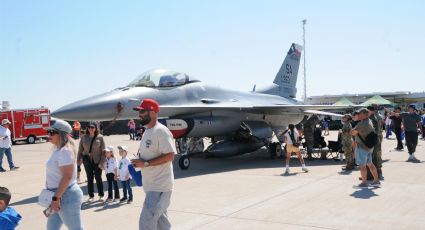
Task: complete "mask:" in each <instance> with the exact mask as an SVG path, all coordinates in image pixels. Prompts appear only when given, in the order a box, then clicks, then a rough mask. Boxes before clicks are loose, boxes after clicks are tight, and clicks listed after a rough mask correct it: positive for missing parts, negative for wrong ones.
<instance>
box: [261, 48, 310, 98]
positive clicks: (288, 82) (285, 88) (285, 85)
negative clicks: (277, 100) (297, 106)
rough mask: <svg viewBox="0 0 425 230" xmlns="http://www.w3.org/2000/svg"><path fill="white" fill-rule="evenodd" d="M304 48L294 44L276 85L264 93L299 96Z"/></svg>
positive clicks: (279, 73)
mask: <svg viewBox="0 0 425 230" xmlns="http://www.w3.org/2000/svg"><path fill="white" fill-rule="evenodd" d="M301 51H302V46H300V45H298V44H295V43H292V45H291V48H289V51H288V53H287V55H286V57H285V60H284V61H283V63H282V66H281V67H280V69H279V72H277V74H276V77H275V79H274V81H273V83H274V85H273V86H271V87H268V88H267V89H266V90H263V91H262V93H266V94H273V95H278V96H282V97H289V98H295V97H296V94H297V88H296V85H297V78H298V69H299V67H300V60H301Z"/></svg>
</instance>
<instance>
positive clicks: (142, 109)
mask: <svg viewBox="0 0 425 230" xmlns="http://www.w3.org/2000/svg"><path fill="white" fill-rule="evenodd" d="M134 110H136V111H138V112H139V118H140V120H141V121H140V122H141V124H142V125H143V126H145V127H146V130H145V132H144V133H143V136H142V140H141V142H140V147H139V151H138V157H139V159H133V160H132V162H131V163H132V164H133V165H134V166H135V167H137V168H141V170H142V175H143V176H142V180H143V189H144V191H145V193H146V197H145V201H144V203H143V209H142V213H141V214H140V219H139V229H170V228H171V224H170V221H169V220H168V215H167V208H168V206H169V205H170V199H171V192H172V189H173V184H174V174H173V165H172V162H173V160H174V155H175V154H176V149H175V145H174V140H173V135H172V134H171V132H170V130H168V128H167V127H165V126H164V125H162V124H161V123H159V122H158V113H159V104H158V102H157V101H155V100H153V99H144V100H143V101H142V103H141V104H140V106H139V107H136V108H134Z"/></svg>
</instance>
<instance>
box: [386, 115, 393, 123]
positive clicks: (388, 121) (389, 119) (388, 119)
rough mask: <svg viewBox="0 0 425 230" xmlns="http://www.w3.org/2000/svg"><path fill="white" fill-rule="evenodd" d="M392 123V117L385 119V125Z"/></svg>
mask: <svg viewBox="0 0 425 230" xmlns="http://www.w3.org/2000/svg"><path fill="white" fill-rule="evenodd" d="M391 122H392V120H391V118H390V116H388V117H387V118H385V125H391Z"/></svg>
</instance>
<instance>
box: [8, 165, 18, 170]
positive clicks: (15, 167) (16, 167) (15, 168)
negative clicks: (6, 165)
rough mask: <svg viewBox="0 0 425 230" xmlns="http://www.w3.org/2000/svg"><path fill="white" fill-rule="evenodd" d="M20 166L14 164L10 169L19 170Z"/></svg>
mask: <svg viewBox="0 0 425 230" xmlns="http://www.w3.org/2000/svg"><path fill="white" fill-rule="evenodd" d="M18 169H19V167H18V166H13V168H11V169H10V171H14V170H18Z"/></svg>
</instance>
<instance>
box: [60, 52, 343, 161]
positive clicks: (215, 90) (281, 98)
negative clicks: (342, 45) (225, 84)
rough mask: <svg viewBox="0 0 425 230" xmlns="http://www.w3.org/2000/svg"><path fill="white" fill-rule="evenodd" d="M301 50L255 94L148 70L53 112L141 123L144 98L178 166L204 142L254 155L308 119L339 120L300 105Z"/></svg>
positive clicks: (218, 151) (226, 152)
mask: <svg viewBox="0 0 425 230" xmlns="http://www.w3.org/2000/svg"><path fill="white" fill-rule="evenodd" d="M301 50H302V47H301V46H299V45H297V44H292V45H291V47H290V49H289V51H288V52H287V55H286V57H285V60H284V62H283V64H282V66H281V68H280V70H279V71H278V73H277V75H276V77H275V79H274V81H273V84H271V85H270V86H268V87H266V88H264V89H261V90H255V87H254V89H253V91H252V92H237V91H233V90H228V89H222V88H219V87H212V86H208V85H205V84H203V83H202V82H200V81H199V80H197V79H195V78H193V77H192V76H189V75H187V74H186V73H182V72H175V71H169V70H165V69H154V70H151V71H147V72H145V73H143V74H141V75H140V76H139V77H137V78H136V79H135V80H134V81H132V82H131V83H130V84H128V85H127V86H126V87H122V88H117V89H115V90H112V91H110V92H107V93H104V94H101V95H97V96H94V97H90V98H87V99H84V100H80V101H77V102H75V103H72V104H69V105H66V106H64V107H62V108H60V109H58V110H56V111H54V112H53V113H52V116H54V117H57V118H62V119H65V120H79V121H90V120H97V121H110V120H125V119H131V118H138V113H137V112H135V111H133V109H132V108H133V107H136V106H138V105H139V104H140V101H141V100H143V99H144V98H153V99H156V100H157V101H158V102H159V104H160V106H161V111H160V113H159V116H160V117H161V118H162V119H161V120H160V121H161V122H162V123H163V124H165V125H166V126H167V127H168V128H169V129H170V130H171V132H172V133H173V135H174V137H175V138H176V140H177V141H176V143H177V147H178V149H179V150H180V152H182V153H183V154H182V156H181V157H180V160H179V165H180V167H181V168H182V169H187V168H188V167H189V165H190V160H189V158H188V154H187V153H191V152H199V151H203V150H204V146H203V138H204V137H210V138H211V140H212V144H211V145H210V146H209V147H208V148H207V149H206V150H205V152H207V153H208V154H210V155H214V156H234V155H239V154H244V153H248V152H253V151H255V150H257V149H259V148H261V147H263V146H266V147H271V146H279V147H280V145H277V144H276V143H272V139H273V135H278V136H279V135H280V134H281V133H282V132H283V131H284V130H286V127H287V126H288V124H290V123H292V124H297V123H299V122H300V121H301V120H302V119H303V118H304V117H305V116H306V114H323V115H335V114H333V113H328V112H322V111H318V110H317V109H319V110H320V109H329V108H335V107H336V106H321V105H304V104H302V103H300V102H299V101H297V100H295V96H296V91H297V90H296V83H297V75H298V68H299V64H300V57H301Z"/></svg>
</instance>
